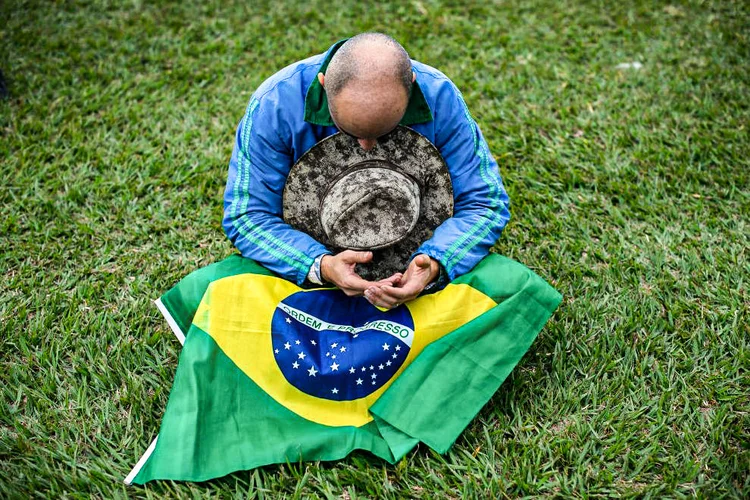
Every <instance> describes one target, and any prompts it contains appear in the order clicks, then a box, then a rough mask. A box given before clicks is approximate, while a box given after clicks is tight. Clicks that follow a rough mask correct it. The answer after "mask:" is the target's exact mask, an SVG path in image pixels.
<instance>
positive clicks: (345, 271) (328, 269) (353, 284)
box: [320, 250, 401, 297]
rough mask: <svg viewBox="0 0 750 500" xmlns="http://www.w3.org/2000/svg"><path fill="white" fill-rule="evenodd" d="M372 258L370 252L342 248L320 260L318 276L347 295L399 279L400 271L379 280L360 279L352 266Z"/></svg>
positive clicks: (363, 291)
mask: <svg viewBox="0 0 750 500" xmlns="http://www.w3.org/2000/svg"><path fill="white" fill-rule="evenodd" d="M371 260H372V252H355V251H354V250H344V251H343V252H341V253H339V254H336V255H325V256H324V257H323V259H322V260H321V261H320V276H321V277H322V278H323V279H324V280H325V281H328V282H329V283H333V284H334V285H336V286H337V287H339V288H340V289H341V291H343V292H344V293H345V294H347V295H348V296H349V297H354V296H356V295H362V294H364V293H365V290H367V289H368V288H370V287H372V286H379V285H384V284H391V285H392V284H393V283H394V282H397V281H398V280H400V279H401V273H396V274H394V275H393V276H391V277H390V278H386V279H384V280H380V281H379V282H373V281H367V280H364V279H362V278H361V277H360V276H359V275H358V274H357V273H356V272H355V271H354V268H355V266H356V265H357V264H364V263H366V262H370V261H371Z"/></svg>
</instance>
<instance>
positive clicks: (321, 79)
mask: <svg viewBox="0 0 750 500" xmlns="http://www.w3.org/2000/svg"><path fill="white" fill-rule="evenodd" d="M318 81H319V82H320V86H321V87H324V88H325V86H326V85H325V81H326V75H324V74H323V73H318Z"/></svg>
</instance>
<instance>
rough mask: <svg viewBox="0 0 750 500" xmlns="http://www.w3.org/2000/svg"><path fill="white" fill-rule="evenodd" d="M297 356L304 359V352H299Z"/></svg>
mask: <svg viewBox="0 0 750 500" xmlns="http://www.w3.org/2000/svg"><path fill="white" fill-rule="evenodd" d="M297 357H298V358H299V359H305V353H304V352H301V353H299V354H297Z"/></svg>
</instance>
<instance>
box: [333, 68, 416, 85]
mask: <svg viewBox="0 0 750 500" xmlns="http://www.w3.org/2000/svg"><path fill="white" fill-rule="evenodd" d="M318 78H320V75H318ZM415 81H417V74H416V73H415V72H413V71H412V72H411V83H414V82H415ZM320 84H321V85H323V82H322V81H321V82H320Z"/></svg>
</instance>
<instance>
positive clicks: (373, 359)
mask: <svg viewBox="0 0 750 500" xmlns="http://www.w3.org/2000/svg"><path fill="white" fill-rule="evenodd" d="M560 300H561V296H560V294H559V293H558V292H557V291H555V290H554V289H553V288H552V287H551V286H550V285H548V284H547V283H546V282H545V281H544V280H543V279H542V278H540V277H539V276H537V275H536V274H534V273H533V272H532V271H531V270H529V269H528V268H526V267H525V266H523V265H521V264H519V263H518V262H515V261H513V260H511V259H508V258H506V257H502V256H499V255H494V254H492V255H489V256H488V257H486V258H485V259H484V260H483V261H482V262H481V263H480V264H479V265H477V266H476V267H475V268H474V269H473V270H472V271H471V272H470V273H468V274H466V275H464V276H462V277H460V278H458V279H456V280H454V281H453V282H451V283H450V284H449V285H448V286H447V287H446V288H445V289H443V290H441V291H439V292H436V293H433V294H429V295H423V296H421V297H419V298H417V299H416V300H414V301H412V302H409V303H406V304H404V305H401V306H399V307H397V308H395V309H392V310H389V311H383V310H381V309H379V308H376V307H374V306H372V305H371V304H370V303H369V302H367V301H366V300H365V299H364V298H362V297H347V296H346V295H345V294H344V293H343V292H341V291H339V290H337V289H330V288H316V289H312V290H309V289H302V288H300V287H298V286H296V285H295V284H293V283H290V282H289V281H286V280H284V279H281V278H278V277H276V276H275V275H274V274H273V273H271V272H270V271H268V270H266V269H265V268H263V267H261V266H260V265H258V264H257V263H255V262H253V261H252V260H249V259H245V258H242V257H240V256H232V257H229V258H227V259H226V260H224V261H222V262H219V263H216V264H213V265H210V266H208V267H205V268H203V269H200V270H197V271H195V272H193V273H192V274H190V275H188V276H187V277H186V278H185V279H183V280H182V281H181V282H180V283H179V284H177V286H175V287H174V288H173V289H171V290H170V291H168V292H167V293H166V294H164V295H163V296H162V297H161V298H160V299H159V300H157V306H158V307H159V309H160V310H161V311H162V313H163V314H164V316H165V317H166V319H167V321H168V322H169V325H170V327H171V328H172V330H173V331H174V332H175V334H176V335H177V337H178V338H179V339H180V340H181V341H182V342H183V343H184V345H183V349H182V353H181V354H180V360H179V364H178V366H177V373H176V375H175V381H174V385H173V387H172V392H171V394H170V397H169V402H168V404H167V409H166V412H165V414H164V418H163V421H162V425H161V429H160V431H159V434H158V436H157V437H156V439H154V441H153V442H152V443H151V446H149V448H148V449H147V451H146V453H145V454H144V455H143V457H142V458H141V459H140V461H139V462H138V464H137V465H136V466H135V468H134V469H133V470H132V472H131V473H130V474H129V475H128V477H127V478H126V479H125V482H126V483H128V484H131V483H136V484H144V483H146V482H147V481H151V480H154V479H172V480H183V481H204V480H207V479H211V478H216V477H220V476H224V475H226V474H229V473H231V472H234V471H238V470H246V469H252V468H254V467H259V466H262V465H267V464H274V463H285V462H298V461H300V460H336V459H340V458H343V457H345V456H347V455H348V454H349V453H350V452H351V451H353V450H367V451H369V452H371V453H373V454H374V455H376V456H378V457H380V458H382V459H383V460H386V461H388V462H390V463H394V462H396V461H397V460H399V459H400V458H401V457H403V456H404V455H405V454H406V453H408V452H409V450H411V449H412V448H414V446H415V445H416V444H417V443H419V442H420V441H421V442H423V443H425V444H427V445H428V446H430V447H431V448H433V449H434V450H436V451H438V452H440V453H445V452H447V451H448V449H449V448H450V446H451V445H452V444H453V442H454V441H455V440H456V438H457V437H458V436H459V434H460V433H461V432H462V431H463V430H464V429H465V428H466V426H467V425H468V424H469V422H470V421H471V420H472V419H473V418H474V417H475V416H476V414H477V413H478V412H479V410H480V409H481V408H482V406H484V404H485V403H487V401H488V400H489V399H490V397H492V395H493V394H494V393H495V391H497V389H498V388H499V387H500V384H501V383H502V382H503V380H505V378H506V377H507V376H508V374H509V373H510V372H511V370H512V369H513V367H515V365H516V364H517V363H518V361H519V360H520V359H521V357H522V356H523V355H524V353H526V351H527V350H528V349H529V346H530V345H531V343H532V342H533V340H534V339H535V338H536V336H537V334H538V333H539V332H540V331H541V329H542V327H543V326H544V324H545V323H546V322H547V320H548V319H549V317H550V316H551V315H552V313H553V311H554V310H555V308H556V307H557V306H558V305H559V303H560Z"/></svg>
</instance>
